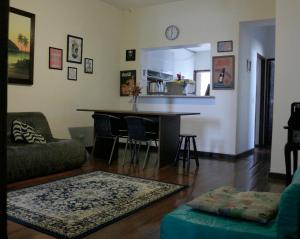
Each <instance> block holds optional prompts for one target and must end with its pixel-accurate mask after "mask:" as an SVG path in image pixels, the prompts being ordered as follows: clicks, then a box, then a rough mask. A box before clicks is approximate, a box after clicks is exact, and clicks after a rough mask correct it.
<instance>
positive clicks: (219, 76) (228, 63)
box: [212, 55, 235, 90]
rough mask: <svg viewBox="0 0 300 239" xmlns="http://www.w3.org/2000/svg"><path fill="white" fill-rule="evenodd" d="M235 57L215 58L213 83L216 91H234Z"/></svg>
mask: <svg viewBox="0 0 300 239" xmlns="http://www.w3.org/2000/svg"><path fill="white" fill-rule="evenodd" d="M234 64H235V63H234V56H233V55H232V56H214V57H213V63H212V68H213V69H212V70H213V73H212V83H213V87H212V88H213V89H214V90H226V89H228V90H232V89H234Z"/></svg>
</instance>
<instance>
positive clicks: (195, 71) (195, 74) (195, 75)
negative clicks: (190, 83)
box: [193, 69, 211, 92]
mask: <svg viewBox="0 0 300 239" xmlns="http://www.w3.org/2000/svg"><path fill="white" fill-rule="evenodd" d="M199 72H211V70H210V69H204V70H194V75H193V80H194V81H195V83H196V92H197V73H199ZM209 84H210V85H211V82H210V83H209ZM209 87H210V86H209ZM209 89H210V88H209ZM209 91H210V90H209Z"/></svg>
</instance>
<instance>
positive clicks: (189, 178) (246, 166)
mask: <svg viewBox="0 0 300 239" xmlns="http://www.w3.org/2000/svg"><path fill="white" fill-rule="evenodd" d="M119 155H120V156H123V152H119ZM155 157H156V155H155V153H154V154H152V155H151V159H150V163H149V165H148V167H147V168H146V169H145V170H142V169H141V167H136V168H134V167H133V166H131V165H130V164H129V163H128V162H127V164H126V165H125V167H122V163H121V159H119V162H113V164H112V166H111V167H108V165H107V162H106V161H104V160H101V159H93V158H90V159H89V160H88V162H87V163H86V164H85V165H84V166H83V167H81V168H80V169H76V170H72V171H68V172H63V173H58V174H54V175H50V176H46V177H40V178H35V179H31V180H26V181H22V182H18V183H13V184H10V185H8V189H9V190H14V189H20V188H23V187H28V186H33V185H37V184H41V183H46V182H49V181H53V180H57V179H61V178H65V177H70V176H75V175H79V174H82V173H87V172H91V171H95V170H103V171H107V172H112V173H120V174H125V175H130V176H136V177H143V178H148V179H154V180H159V181H163V182H169V183H177V184H187V185H189V187H188V188H187V189H186V190H184V191H181V192H179V193H177V194H175V195H173V196H171V197H168V198H166V199H163V200H161V201H159V202H157V203H155V204H153V205H151V206H149V207H147V208H145V209H142V210H140V211H138V212H136V213H134V214H132V215H131V216H129V217H126V218H125V219H122V220H121V221H118V222H116V223H114V224H112V225H109V226H107V227H105V228H103V229H101V230H99V231H97V232H95V233H93V234H91V235H89V236H87V237H86V238H88V239H96V238H97V239H107V238H109V239H120V238H122V239H158V238H159V229H160V221H161V219H162V217H163V215H165V214H166V213H168V212H170V211H171V210H173V209H174V208H176V207H178V206H179V205H181V204H183V203H185V202H187V201H189V200H191V199H192V198H194V197H195V196H198V195H200V194H201V193H203V192H206V191H208V190H210V189H213V188H216V187H219V186H224V185H231V186H235V187H237V188H238V189H240V190H256V191H274V192H280V191H282V189H283V187H284V182H281V181H276V182H271V181H269V179H268V174H269V169H270V151H268V150H255V153H254V154H253V155H251V156H248V157H246V158H241V159H238V160H233V159H231V160H229V159H221V158H220V159H208V158H202V159H200V166H199V168H196V165H195V163H194V162H192V163H191V169H190V170H189V171H187V170H183V168H182V164H181V163H179V165H178V167H174V166H166V167H163V168H160V169H157V168H155V167H154V163H153V162H155ZM140 158H141V159H143V155H141V157H140ZM140 165H142V163H140ZM8 232H9V239H24V238H26V239H50V238H53V237H50V236H48V235H45V234H43V233H40V232H37V231H35V230H31V229H29V228H26V227H24V226H22V225H19V224H16V223H13V222H11V221H9V222H8Z"/></svg>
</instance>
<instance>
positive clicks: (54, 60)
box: [49, 47, 63, 70]
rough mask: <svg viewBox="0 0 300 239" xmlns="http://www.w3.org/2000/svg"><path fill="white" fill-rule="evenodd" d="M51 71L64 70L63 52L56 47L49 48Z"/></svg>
mask: <svg viewBox="0 0 300 239" xmlns="http://www.w3.org/2000/svg"><path fill="white" fill-rule="evenodd" d="M49 69H54V70H62V69H63V50H62V49H59V48H55V47H49Z"/></svg>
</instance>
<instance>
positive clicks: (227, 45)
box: [218, 41, 233, 52]
mask: <svg viewBox="0 0 300 239" xmlns="http://www.w3.org/2000/svg"><path fill="white" fill-rule="evenodd" d="M232 51H233V41H218V52H232Z"/></svg>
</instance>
